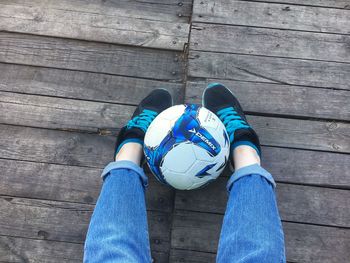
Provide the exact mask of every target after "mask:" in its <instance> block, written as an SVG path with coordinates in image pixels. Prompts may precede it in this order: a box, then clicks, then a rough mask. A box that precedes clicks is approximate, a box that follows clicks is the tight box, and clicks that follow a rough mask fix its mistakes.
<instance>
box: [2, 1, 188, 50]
mask: <svg viewBox="0 0 350 263" xmlns="http://www.w3.org/2000/svg"><path fill="white" fill-rule="evenodd" d="M46 2H48V3H47V5H45V6H43V5H40V6H25V5H24V6H23V5H20V4H18V5H13V4H11V5H7V4H3V3H1V4H0V17H1V19H0V31H8V32H17V33H26V34H35V35H43V36H53V37H64V38H71V39H81V40H89V41H99V42H107V43H114V44H123V45H132V46H140V47H152V48H160V49H169V50H179V51H182V50H183V49H184V45H185V43H187V42H188V35H189V25H188V24H186V23H177V22H164V21H154V20H153V18H154V16H150V17H145V18H130V17H128V16H127V15H121V14H119V15H109V14H101V13H96V12H84V11H78V10H70V6H68V7H66V8H64V9H60V8H58V9H56V8H52V7H51V6H50V2H53V1H46ZM77 4H78V3H77V2H74V1H72V4H71V5H77ZM79 6H81V5H78V6H77V9H78V8H79ZM121 11H123V10H121ZM124 12H125V11H124Z"/></svg>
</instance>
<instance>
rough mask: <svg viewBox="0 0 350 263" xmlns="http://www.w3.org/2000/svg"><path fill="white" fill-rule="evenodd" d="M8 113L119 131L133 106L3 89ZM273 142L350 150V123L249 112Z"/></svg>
mask: <svg viewBox="0 0 350 263" xmlns="http://www.w3.org/2000/svg"><path fill="white" fill-rule="evenodd" d="M0 94H1V99H0V107H1V109H2V112H4V113H5V114H3V115H1V116H0V123H5V124H12V125H25V126H31V127H41V128H54V129H68V130H72V129H73V130H84V131H92V132H99V131H100V132H103V133H105V134H115V133H116V131H117V130H118V129H119V128H121V127H122V126H123V125H124V124H125V123H126V121H127V120H128V119H129V118H130V116H131V113H132V111H133V106H120V105H115V104H106V103H99V102H87V101H75V100H70V99H61V98H50V97H43V96H35V95H24V94H12V93H7V92H4V93H3V94H2V92H0ZM247 118H248V120H249V121H250V122H251V123H252V125H253V126H254V127H255V128H256V130H257V132H258V134H260V137H261V142H262V144H264V145H269V146H282V147H294V148H301V149H314V150H325V151H333V152H344V153H348V152H350V143H349V134H350V131H349V130H350V125H349V124H348V123H343V122H334V121H332V122H321V121H310V120H297V119H285V118H274V117H263V116H247Z"/></svg>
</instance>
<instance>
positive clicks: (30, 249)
mask: <svg viewBox="0 0 350 263" xmlns="http://www.w3.org/2000/svg"><path fill="white" fill-rule="evenodd" d="M82 259H83V245H82V244H76V243H67V242H56V241H47V240H36V239H28V238H21V237H9V236H0V261H1V262H13V263H23V262H37V263H56V262H69V263H79V262H82Z"/></svg>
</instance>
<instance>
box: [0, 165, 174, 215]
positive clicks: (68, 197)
mask: <svg viewBox="0 0 350 263" xmlns="http://www.w3.org/2000/svg"><path fill="white" fill-rule="evenodd" d="M0 170H1V175H0V177H1V182H0V192H1V194H3V195H9V196H16V197H23V198H35V199H45V200H54V201H66V202H79V203H87V204H94V203H96V201H97V198H98V195H99V193H100V189H101V184H102V180H101V178H100V174H101V172H102V169H99V168H89V167H78V166H67V165H55V164H48V163H37V162H26V161H16V160H6V159H0ZM148 178H149V186H148V188H147V191H146V203H147V209H149V210H157V211H163V212H171V211H172V209H173V203H174V191H173V190H172V189H170V188H169V187H166V186H163V185H162V184H160V183H159V182H158V181H157V180H156V179H155V178H154V176H153V175H151V174H148Z"/></svg>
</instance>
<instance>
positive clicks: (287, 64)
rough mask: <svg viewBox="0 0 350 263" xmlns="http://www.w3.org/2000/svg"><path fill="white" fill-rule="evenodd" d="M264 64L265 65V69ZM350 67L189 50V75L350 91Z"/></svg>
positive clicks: (346, 65)
mask: <svg viewBox="0 0 350 263" xmlns="http://www.w3.org/2000/svg"><path fill="white" fill-rule="evenodd" d="M262 65H263V66H262ZM349 73H350V64H346V63H337V62H326V61H313V60H303V59H292V58H277V57H264V56H253V55H236V54H227V53H213V52H198V51H190V56H189V76H190V77H202V78H215V79H228V80H243V81H251V82H264V83H277V84H290V85H304V86H314V87H323V88H337V89H347V90H349V89H350V85H349V82H350V74H349Z"/></svg>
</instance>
